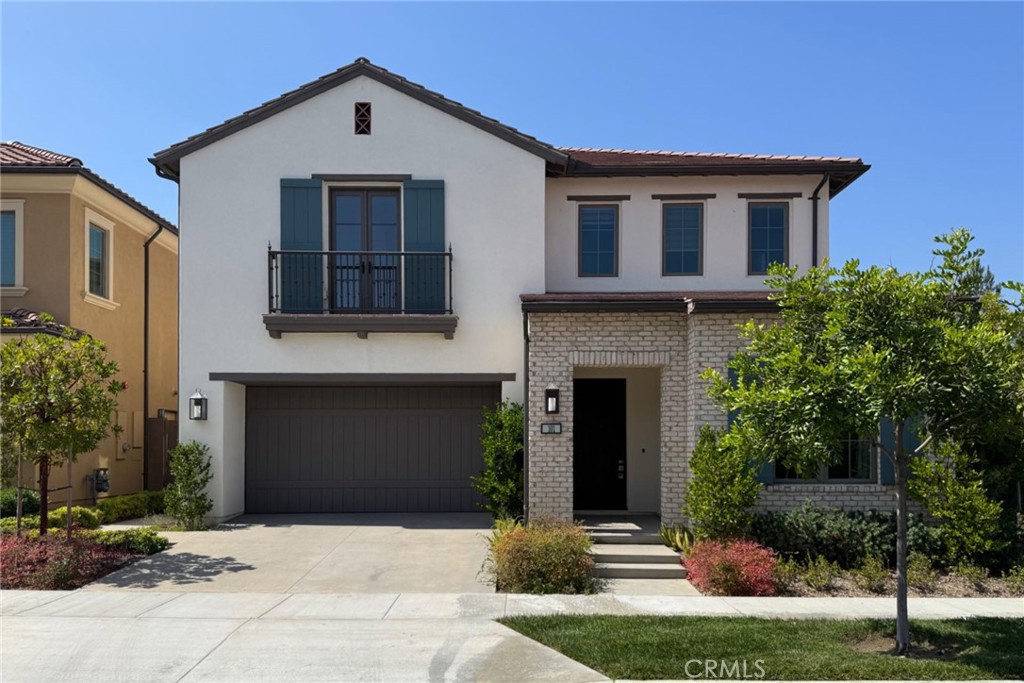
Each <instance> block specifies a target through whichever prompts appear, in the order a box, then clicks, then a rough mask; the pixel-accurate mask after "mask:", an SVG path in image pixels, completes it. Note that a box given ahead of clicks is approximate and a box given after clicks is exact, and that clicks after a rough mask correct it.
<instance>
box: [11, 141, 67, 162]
mask: <svg viewBox="0 0 1024 683" xmlns="http://www.w3.org/2000/svg"><path fill="white" fill-rule="evenodd" d="M81 165H82V162H81V160H79V159H76V158H75V157H69V156H66V155H64V154H58V153H57V152H51V151H50V150H48V149H41V148H39V147H32V146H31V145H26V144H24V143H21V142H17V141H14V142H0V166H67V167H69V168H74V167H81Z"/></svg>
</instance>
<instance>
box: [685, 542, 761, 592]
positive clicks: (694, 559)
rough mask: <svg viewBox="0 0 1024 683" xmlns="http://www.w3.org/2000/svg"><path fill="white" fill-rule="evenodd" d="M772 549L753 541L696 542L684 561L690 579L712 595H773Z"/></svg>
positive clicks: (698, 587) (699, 588)
mask: <svg viewBox="0 0 1024 683" xmlns="http://www.w3.org/2000/svg"><path fill="white" fill-rule="evenodd" d="M778 561H779V560H778V557H777V556H776V555H775V551H774V550H772V549H771V548H765V547H764V546H761V545H758V544H757V543H755V542H754V541H732V542H720V541H698V542H697V543H695V544H694V545H693V550H692V551H691V552H690V556H689V557H688V558H686V559H685V560H684V561H683V564H684V565H685V566H686V571H687V574H688V578H689V579H690V582H691V583H693V585H694V586H696V587H697V589H698V590H700V591H701V592H702V593H710V594H711V595H775V576H774V571H775V565H776V564H778Z"/></svg>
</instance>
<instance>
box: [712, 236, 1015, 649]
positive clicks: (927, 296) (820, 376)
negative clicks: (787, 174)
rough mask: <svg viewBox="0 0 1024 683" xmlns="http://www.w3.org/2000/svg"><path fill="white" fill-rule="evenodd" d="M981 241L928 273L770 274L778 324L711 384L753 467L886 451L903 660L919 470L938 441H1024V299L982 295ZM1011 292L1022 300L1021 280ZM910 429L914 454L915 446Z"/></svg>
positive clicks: (942, 253) (954, 243) (953, 249)
mask: <svg viewBox="0 0 1024 683" xmlns="http://www.w3.org/2000/svg"><path fill="white" fill-rule="evenodd" d="M972 239H973V238H972V237H971V235H970V233H968V232H967V231H966V230H957V231H955V232H953V233H951V234H948V235H942V236H940V237H938V238H936V241H937V242H938V244H939V246H938V248H936V250H935V251H934V252H933V253H934V255H935V256H936V257H937V264H936V265H935V266H934V267H933V268H932V269H930V270H929V271H927V272H925V273H900V272H898V271H897V270H896V269H895V268H891V267H870V268H866V269H862V268H861V267H860V264H859V263H858V262H857V261H849V262H847V263H846V265H845V266H843V267H842V268H839V269H836V268H833V267H831V266H829V265H828V264H824V265H822V266H820V267H812V268H810V269H808V270H806V271H805V272H804V273H803V274H800V275H798V274H797V270H798V269H797V268H796V267H788V266H780V265H774V266H772V267H771V268H770V271H769V272H770V275H769V277H768V278H767V279H766V280H765V284H766V285H767V286H768V288H769V289H771V290H775V291H776V292H777V293H776V294H773V295H772V298H773V299H774V300H775V301H776V302H777V303H778V305H779V311H780V316H781V320H780V321H778V322H777V323H774V324H770V325H758V324H756V323H755V322H753V321H751V322H749V323H747V324H746V325H743V326H741V336H742V337H743V338H744V339H745V340H746V341H747V342H748V346H747V348H745V349H743V350H742V351H740V352H739V353H738V354H737V355H736V357H735V358H733V359H732V360H731V361H730V362H729V364H728V366H729V368H730V369H731V370H733V371H734V372H735V374H736V381H735V382H732V381H730V380H729V379H727V378H726V377H723V376H722V375H721V374H720V373H718V372H717V371H715V370H713V369H709V370H707V371H706V372H705V373H704V375H703V376H704V377H705V378H706V379H707V380H708V381H709V382H710V384H711V387H710V393H711V395H712V396H713V397H715V398H717V399H718V400H719V401H720V402H721V404H722V406H723V408H724V409H725V410H726V411H730V412H732V411H735V412H736V413H738V419H736V420H735V421H733V424H732V431H733V432H734V433H736V434H737V439H738V440H740V441H741V442H742V443H743V445H744V448H745V449H746V450H747V455H748V457H749V458H750V459H752V460H755V461H757V462H773V461H775V460H776V459H779V460H781V461H782V462H783V464H784V465H786V466H787V467H789V468H791V469H793V470H795V471H796V472H797V473H798V474H799V475H800V476H804V477H812V476H814V475H815V474H816V473H817V472H818V470H819V468H820V467H821V466H822V465H826V464H832V463H834V462H835V461H836V459H837V457H839V453H838V449H837V445H838V444H840V443H841V442H842V441H843V439H844V438H847V436H848V435H849V434H858V435H865V436H869V437H870V438H871V441H872V446H873V447H874V448H875V449H877V450H878V451H880V452H881V453H882V457H883V466H884V467H889V466H891V471H892V474H893V484H894V489H895V494H896V510H897V518H896V521H897V524H896V575H897V581H896V614H897V623H896V648H897V652H898V653H901V654H903V653H906V652H907V651H908V649H909V647H910V626H909V619H908V613H907V553H908V549H907V543H908V526H909V514H908V507H907V503H908V495H909V488H908V477H909V475H910V472H911V467H912V464H913V463H915V462H916V461H918V460H920V459H923V458H926V457H928V454H929V453H930V452H931V451H933V450H934V449H935V447H936V446H937V445H938V444H942V443H958V444H968V443H971V441H972V439H976V438H977V436H978V435H979V434H985V433H990V432H992V431H1001V432H1004V433H1009V434H1013V435H1018V434H1024V410H1021V407H1022V406H1024V353H1022V349H1024V303H1022V302H1021V301H1020V300H1018V301H1010V300H1000V298H999V295H998V294H996V293H995V292H992V291H988V292H979V291H978V287H977V283H976V278H975V277H974V274H976V273H977V270H978V267H979V266H980V257H981V254H982V252H981V251H980V250H977V251H971V250H970V243H971V241H972ZM1002 287H1003V289H1006V290H1010V291H1013V292H1015V293H1016V294H1017V295H1018V296H1020V295H1022V293H1024V284H1020V283H1006V284H1004V285H1002ZM879 425H889V426H891V429H890V427H889V426H886V427H885V428H884V429H881V430H880V428H879ZM911 430H912V431H913V432H916V434H915V436H917V437H918V442H917V444H916V445H913V444H912V443H911V440H910V439H906V438H904V436H905V432H908V431H911ZM890 432H891V438H890ZM1014 438H1016V436H1015V437H1014ZM1020 443H1021V442H1020V440H1017V444H1018V447H1017V448H1016V450H1015V451H1014V453H1015V456H1014V457H1015V458H1016V459H1017V460H1019V459H1020V457H1021V453H1022V452H1024V449H1021V448H1020V447H1019V446H1020ZM949 476H954V477H960V476H961V473H960V472H953V471H950V472H949ZM926 502H927V501H926Z"/></svg>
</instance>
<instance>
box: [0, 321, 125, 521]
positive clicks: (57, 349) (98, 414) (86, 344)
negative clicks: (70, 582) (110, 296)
mask: <svg viewBox="0 0 1024 683" xmlns="http://www.w3.org/2000/svg"><path fill="white" fill-rule="evenodd" d="M40 320H41V321H42V322H44V323H48V325H47V328H48V329H49V330H51V331H52V332H53V333H52V334H49V333H48V334H43V333H39V334H33V335H28V336H25V337H22V338H20V339H16V340H14V341H10V342H7V343H6V344H3V345H2V346H0V395H2V397H3V398H2V402H0V422H2V427H3V429H4V430H5V431H8V430H10V436H11V439H10V441H8V443H15V444H16V445H17V447H18V448H19V455H20V457H22V458H24V459H26V460H29V461H30V462H32V463H34V464H35V465H37V466H38V467H39V497H40V509H41V510H44V511H45V510H47V509H48V507H47V505H48V497H49V487H50V470H51V468H52V467H54V466H60V465H63V464H67V466H68V467H71V464H72V463H73V462H74V461H75V458H76V456H77V454H78V453H86V452H88V451H91V450H94V449H95V448H96V447H97V446H99V444H100V442H101V441H102V440H103V439H104V438H106V437H107V435H108V434H110V432H111V429H112V428H111V423H110V417H111V414H112V413H113V412H114V410H116V408H117V395H118V393H120V392H121V391H122V390H123V389H124V388H125V385H124V383H123V382H120V381H118V380H116V379H114V376H115V375H116V374H117V369H118V368H117V363H116V362H115V361H111V360H107V357H106V346H105V345H104V344H103V342H101V341H99V340H98V339H94V338H93V337H90V336H89V335H87V334H84V333H81V332H78V331H77V330H74V329H72V328H70V327H66V326H61V325H56V324H54V323H53V318H52V317H50V316H47V315H43V314H41V315H40ZM69 509H70V505H69ZM68 526H69V532H68V533H69V535H70V525H68ZM47 527H48V517H47V515H45V514H41V515H39V533H40V534H45V533H46V532H47Z"/></svg>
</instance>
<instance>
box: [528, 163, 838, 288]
mask: <svg viewBox="0 0 1024 683" xmlns="http://www.w3.org/2000/svg"><path fill="white" fill-rule="evenodd" d="M820 181H821V176H820V175H804V176H796V175H794V176H739V177H728V176H711V177H690V176H688V177H678V178H651V177H648V178H550V179H548V183H547V211H546V215H545V221H546V224H547V230H546V246H545V254H546V258H547V263H546V276H547V287H548V291H551V292H587V291H591V292H628V291H689V290H696V291H713V290H756V289H761V288H762V287H763V280H764V277H763V276H760V275H748V274H747V205H748V203H750V202H751V201H771V202H776V201H778V202H787V203H788V204H789V205H790V214H789V259H790V263H791V264H795V265H799V266H801V267H802V268H806V267H808V266H809V265H810V264H811V212H812V208H811V205H812V202H810V201H808V199H809V198H810V196H811V194H812V193H813V192H814V188H815V186H817V184H818V183H819V182H820ZM748 192H762V193H764V192H801V193H803V196H802V197H800V198H796V199H788V200H774V199H773V200H747V199H740V198H739V197H738V196H737V195H738V194H740V193H748ZM652 194H715V195H716V197H715V198H714V199H707V200H704V201H703V202H702V203H703V204H704V268H703V274H702V275H675V276H663V275H662V274H661V258H662V252H661V249H662V246H661V244H662V237H661V235H662V233H661V230H662V213H661V212H662V208H661V207H662V204H663V203H666V202H662V201H660V200H657V199H652V198H651V195H652ZM574 195H629V196H630V199H629V200H628V201H622V202H603V201H602V202H597V203H601V204H609V203H612V204H618V205H619V274H618V276H617V277H584V278H581V277H578V276H577V272H578V268H577V253H578V250H579V242H578V213H577V207H578V205H579V204H580V203H582V202H576V201H568V200H567V199H566V197H568V196H574ZM819 196H820V197H821V201H819V203H818V258H819V262H820V260H821V259H824V258H825V256H827V255H828V188H827V187H823V188H822V191H821V194H820V195H819Z"/></svg>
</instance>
